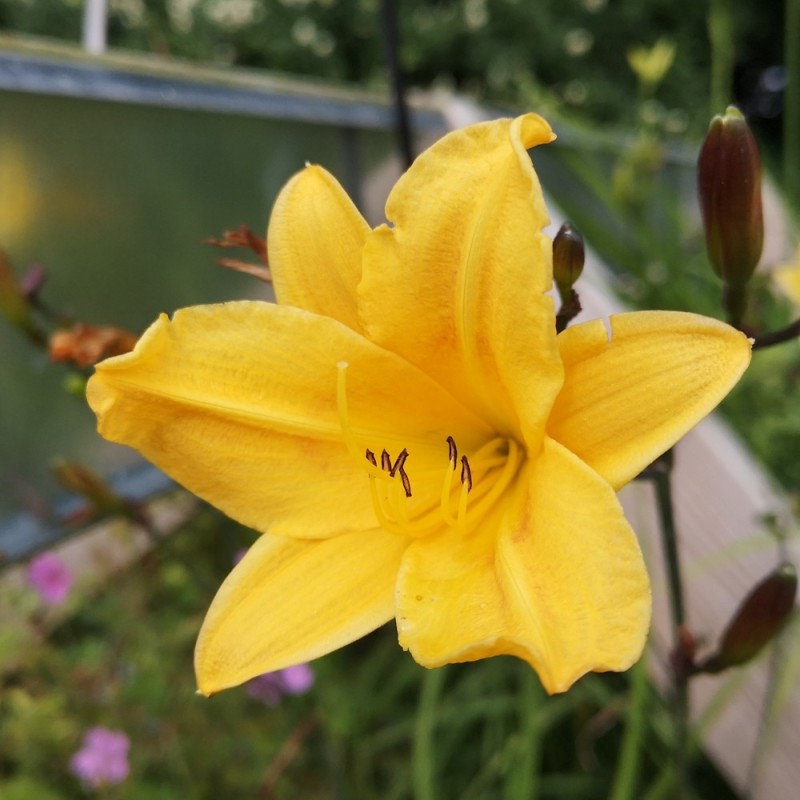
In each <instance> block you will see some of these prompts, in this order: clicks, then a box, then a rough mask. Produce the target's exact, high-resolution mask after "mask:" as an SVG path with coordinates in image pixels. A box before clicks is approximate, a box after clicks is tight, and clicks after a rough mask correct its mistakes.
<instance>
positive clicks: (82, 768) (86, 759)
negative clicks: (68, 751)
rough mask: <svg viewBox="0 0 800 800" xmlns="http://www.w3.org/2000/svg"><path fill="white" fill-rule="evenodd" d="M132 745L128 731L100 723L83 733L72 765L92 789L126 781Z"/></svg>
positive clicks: (75, 772)
mask: <svg viewBox="0 0 800 800" xmlns="http://www.w3.org/2000/svg"><path fill="white" fill-rule="evenodd" d="M129 749H130V740H129V739H128V737H127V736H126V735H125V734H124V733H122V732H121V731H114V730H110V729H109V728H104V727H102V726H97V727H95V728H90V729H89V730H88V731H86V733H85V734H84V735H83V743H82V746H81V749H80V750H78V752H77V753H75V755H74V756H73V757H72V759H71V760H70V764H69V766H70V769H71V770H72V772H73V773H74V774H75V775H77V776H78V777H79V778H80V779H81V780H82V781H83V782H84V783H85V784H86V785H87V786H89V787H91V788H92V789H100V788H102V787H104V786H110V785H113V784H117V783H122V781H124V780H125V779H126V778H127V777H128V773H129V772H130V765H129V764H128V750H129Z"/></svg>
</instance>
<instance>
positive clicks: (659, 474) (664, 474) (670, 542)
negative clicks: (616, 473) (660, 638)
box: [653, 452, 689, 797]
mask: <svg viewBox="0 0 800 800" xmlns="http://www.w3.org/2000/svg"><path fill="white" fill-rule="evenodd" d="M657 466H658V467H659V468H658V469H656V470H654V474H653V483H654V486H655V490H656V500H657V504H658V515H659V520H660V522H661V538H662V541H663V543H664V558H665V560H666V569H667V586H668V588H669V593H670V598H669V599H670V608H671V611H672V626H673V636H674V643H675V645H674V646H675V653H676V654H677V653H678V652H680V648H681V647H682V636H681V632H682V630H683V627H684V624H685V622H686V607H685V603H684V594H683V580H682V577H681V565H680V558H679V556H678V535H677V529H676V527H675V514H674V510H673V502H672V480H671V471H672V455H671V452H670V453H669V454H667V455H666V456H662V457H661V459H660V460H659V461H658V462H657ZM673 690H674V693H675V696H674V702H673V705H672V713H673V720H674V723H675V751H674V755H675V771H676V773H677V782H678V795H677V796H679V797H685V796H686V794H687V792H688V788H689V775H688V751H687V746H688V743H689V673H688V672H687V671H686V670H683V669H676V670H673Z"/></svg>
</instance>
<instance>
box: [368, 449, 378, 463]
mask: <svg viewBox="0 0 800 800" xmlns="http://www.w3.org/2000/svg"><path fill="white" fill-rule="evenodd" d="M366 455H367V461H369V463H370V464H372V466H373V467H377V466H378V462H377V461H376V460H375V453H373V452H372V450H370V449H369V448H367V453H366Z"/></svg>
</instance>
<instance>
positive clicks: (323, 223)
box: [267, 166, 370, 330]
mask: <svg viewBox="0 0 800 800" xmlns="http://www.w3.org/2000/svg"><path fill="white" fill-rule="evenodd" d="M369 230H370V228H369V225H367V223H366V222H365V220H364V219H363V217H362V216H361V214H359V213H358V210H357V209H356V207H355V206H354V205H353V203H352V201H351V200H350V198H349V197H348V196H347V194H346V192H345V191H344V189H342V187H341V186H340V185H339V183H338V182H337V180H336V178H334V177H333V176H332V175H331V174H330V173H329V172H326V171H325V170H324V169H323V168H322V167H318V166H309V167H307V168H306V169H305V170H303V171H302V172H300V173H298V174H297V175H295V176H294V177H293V178H292V179H291V180H290V181H289V183H287V184H286V186H285V187H284V188H283V189H282V190H281V193H280V194H279V195H278V199H277V200H276V201H275V206H274V207H273V209H272V216H271V217H270V223H269V230H268V232H267V247H268V249H269V264H270V269H271V270H272V283H273V285H274V287H275V296H276V297H277V299H278V302H280V303H285V304H287V305H292V306H297V307H299V308H305V309H306V310H307V311H313V312H315V313H317V314H322V315H324V316H327V317H333V319H337V320H339V321H340V322H343V323H344V324H345V325H347V326H348V327H350V328H353V330H360V323H359V320H358V312H357V308H356V285H357V284H358V281H359V280H360V279H361V251H362V248H363V246H364V241H365V239H366V237H367V234H368V233H369Z"/></svg>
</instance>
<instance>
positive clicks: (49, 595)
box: [28, 553, 72, 605]
mask: <svg viewBox="0 0 800 800" xmlns="http://www.w3.org/2000/svg"><path fill="white" fill-rule="evenodd" d="M28 583H29V584H30V585H31V586H32V587H33V588H34V589H36V591H37V592H38V593H39V596H40V597H41V598H42V600H43V601H44V602H45V603H48V604H49V605H58V604H59V603H63V602H64V600H65V599H66V597H67V595H68V594H69V590H70V589H71V588H72V572H71V571H70V569H69V567H68V566H67V565H66V564H65V563H64V562H63V561H62V560H61V558H59V557H58V556H57V555H56V554H55V553H40V554H39V555H38V556H35V557H34V558H33V559H32V560H31V562H30V564H28Z"/></svg>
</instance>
